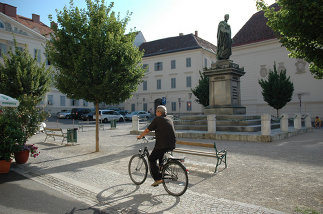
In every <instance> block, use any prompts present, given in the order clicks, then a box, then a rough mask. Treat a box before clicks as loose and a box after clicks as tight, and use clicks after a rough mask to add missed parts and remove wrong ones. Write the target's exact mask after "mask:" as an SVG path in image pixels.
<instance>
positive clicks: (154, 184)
mask: <svg viewBox="0 0 323 214" xmlns="http://www.w3.org/2000/svg"><path fill="white" fill-rule="evenodd" d="M161 183H163V180H158V181H155V182H154V183H153V184H152V185H151V186H153V187H156V186H158V185H159V184H161Z"/></svg>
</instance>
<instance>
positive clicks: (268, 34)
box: [232, 3, 278, 47]
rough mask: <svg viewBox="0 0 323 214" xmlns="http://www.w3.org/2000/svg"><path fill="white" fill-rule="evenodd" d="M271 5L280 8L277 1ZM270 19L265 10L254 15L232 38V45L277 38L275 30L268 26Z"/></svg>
mask: <svg viewBox="0 0 323 214" xmlns="http://www.w3.org/2000/svg"><path fill="white" fill-rule="evenodd" d="M271 7H275V8H278V5H277V4H276V3H275V4H273V5H271ZM267 21H268V19H267V18H266V17H265V16H264V11H259V12H257V13H255V14H253V15H252V17H251V18H250V19H249V20H248V21H247V22H246V24H245V25H244V26H243V27H242V28H241V29H240V30H239V32H238V33H237V34H236V35H235V36H234V37H233V39H232V46H233V47H234V46H240V45H245V44H250V43H255V42H260V41H264V40H269V39H274V38H277V36H276V35H275V33H274V31H273V30H272V29H271V28H270V27H268V26H267V24H266V23H267Z"/></svg>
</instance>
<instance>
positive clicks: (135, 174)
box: [128, 137, 188, 196]
mask: <svg viewBox="0 0 323 214" xmlns="http://www.w3.org/2000/svg"><path fill="white" fill-rule="evenodd" d="M145 143H149V140H148V139H147V138H146V137H143V138H142V141H141V148H140V149H139V153H138V154H135V155H133V156H132V157H131V158H130V161H129V165H128V172H129V176H130V179H131V180H132V182H133V183H135V184H136V185H141V184H143V183H144V182H145V180H146V178H147V174H148V163H147V158H148V156H149V151H148V148H147V146H143V145H144V144H145ZM143 147H144V149H142V148H143ZM182 162H184V158H175V157H173V156H172V152H166V153H165V155H164V157H163V161H162V163H160V164H159V167H160V168H159V169H160V171H161V174H162V180H163V186H164V189H165V190H166V192H167V193H168V194H170V195H173V196H181V195H183V194H184V193H185V192H186V190H187V186H188V175H187V170H186V168H185V166H184V165H183V164H182Z"/></svg>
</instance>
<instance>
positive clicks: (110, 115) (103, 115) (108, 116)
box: [93, 110, 124, 123]
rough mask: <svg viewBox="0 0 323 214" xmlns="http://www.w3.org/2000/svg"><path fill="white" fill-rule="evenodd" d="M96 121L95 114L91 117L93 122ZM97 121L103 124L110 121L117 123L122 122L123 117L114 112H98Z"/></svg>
mask: <svg viewBox="0 0 323 214" xmlns="http://www.w3.org/2000/svg"><path fill="white" fill-rule="evenodd" d="M95 119H96V116H95V114H94V115H93V120H95ZM99 120H100V121H102V122H103V123H107V122H110V121H111V120H116V121H119V122H122V121H124V117H123V116H122V115H121V114H119V113H118V112H116V111H113V110H99Z"/></svg>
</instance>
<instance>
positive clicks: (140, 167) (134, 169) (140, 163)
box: [128, 154, 148, 185]
mask: <svg viewBox="0 0 323 214" xmlns="http://www.w3.org/2000/svg"><path fill="white" fill-rule="evenodd" d="M128 172H129V176H130V179H131V180H132V182H134V183H135V184H137V185H140V184H142V183H144V182H145V180H146V178H147V173H148V164H147V161H146V159H145V158H144V157H141V155H139V154H137V155H134V156H132V157H131V158H130V161H129V165H128Z"/></svg>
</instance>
